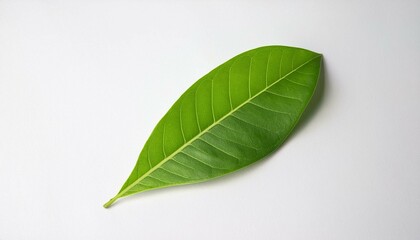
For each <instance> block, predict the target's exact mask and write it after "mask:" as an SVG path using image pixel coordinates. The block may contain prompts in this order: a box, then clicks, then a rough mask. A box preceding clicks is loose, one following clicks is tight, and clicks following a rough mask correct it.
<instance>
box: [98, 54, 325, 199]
mask: <svg viewBox="0 0 420 240" xmlns="http://www.w3.org/2000/svg"><path fill="white" fill-rule="evenodd" d="M321 59H322V55H321V54H318V53H314V52H311V51H308V50H305V49H300V48H293V47H285V46H268V47H261V48H257V49H253V50H250V51H247V52H244V53H242V54H240V55H238V56H236V57H234V58H232V59H230V60H229V61H227V62H225V63H223V64H222V65H220V66H218V67H217V68H215V69H214V70H212V71H211V72H210V73H208V74H207V75H205V76H204V77H202V78H201V79H200V80H198V81H197V82H196V83H194V84H193V85H192V86H191V87H190V88H189V89H188V90H187V91H186V92H185V93H184V94H182V96H181V97H180V98H179V99H178V100H177V101H176V102H175V104H174V105H173V106H172V107H171V108H170V109H169V111H168V112H167V113H166V114H165V116H164V117H163V118H162V119H161V120H160V121H159V123H158V124H157V125H156V127H155V129H154V130H153V132H152V134H151V135H150V137H149V139H148V140H147V142H146V144H145V146H144V148H143V150H142V151H141V153H140V156H139V158H138V161H137V164H136V166H135V167H134V169H133V171H132V173H131V174H130V176H129V178H128V179H127V181H126V182H125V183H124V185H123V186H122V188H121V190H120V191H119V192H118V194H117V195H116V196H115V197H114V198H112V199H111V200H110V201H109V202H107V203H106V204H105V205H104V207H109V206H110V205H111V204H112V203H113V202H114V201H116V200H117V199H118V198H121V197H125V196H128V195H131V194H135V193H139V192H144V191H148V190H152V189H157V188H163V187H169V186H175V185H182V184H190V183H197V182H202V181H206V180H209V179H212V178H215V177H219V176H222V175H225V174H227V173H231V172H233V171H236V170H238V169H240V168H243V167H245V166H247V165H249V164H251V163H254V162H256V161H258V160H260V159H262V158H263V157H265V156H267V155H268V154H269V153H271V152H273V151H274V150H275V149H277V148H278V147H279V146H280V145H281V144H282V143H283V142H284V140H285V139H286V138H287V136H288V135H289V134H290V132H291V131H292V129H293V128H294V126H295V125H296V123H297V122H298V120H299V118H300V116H301V114H302V113H303V111H304V109H305V107H306V106H307V104H308V102H309V100H310V99H311V97H312V95H313V93H314V90H315V88H316V84H317V81H318V76H319V73H320V68H321Z"/></svg>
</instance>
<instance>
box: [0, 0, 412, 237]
mask: <svg viewBox="0 0 420 240" xmlns="http://www.w3.org/2000/svg"><path fill="white" fill-rule="evenodd" d="M419 10H420V2H419V1H388V0H385V1H383V0H382V1H379V0H378V1H364V0H359V1H334V0H321V1H309V0H308V1H295V0H293V1H292V0H290V1H201V2H200V1H192V0H191V1H81V0H80V1H47V0H45V1H5V0H0V239H1V240H3V239H4V240H14V239H25V240H26V239H47V240H48V239H104V240H106V239H127V240H130V239H186V240H188V239H319V240H321V239H322V240H325V239H349V240H354V239H369V240H371V239H377V240H379V239H380V240H384V239H405V240H411V239H412V240H414V239H420V149H419V137H420V113H419V109H420V108H419V105H420V80H419V76H420V67H419V65H420V27H419V23H420V11H419ZM272 44H277V45H290V46H299V47H303V48H307V49H310V50H313V51H317V52H321V53H323V54H324V58H325V62H324V65H325V82H324V90H323V97H321V98H320V99H318V103H317V105H316V107H314V110H312V111H311V112H310V115H309V116H307V119H306V121H304V123H303V124H302V125H300V126H299V128H298V129H297V131H296V132H295V134H293V135H292V136H291V138H290V139H289V141H288V142H287V143H286V144H285V145H284V146H283V147H282V148H281V149H280V150H279V151H278V152H276V153H275V154H274V155H273V156H272V157H270V158H268V159H266V160H264V161H261V162H259V163H258V164H256V165H253V166H252V167H250V168H248V169H246V170H243V171H240V172H238V173H235V174H233V175H230V176H227V177H224V178H221V179H219V180H216V181H211V182H208V183H203V184H197V185H191V186H184V187H177V188H168V189H165V190H158V191H154V192H148V193H144V194H139V195H136V196H132V197H129V198H126V199H124V200H121V201H119V202H117V204H115V206H114V207H112V208H110V209H104V208H102V204H103V203H105V202H106V201H107V200H108V199H109V198H111V197H112V196H113V195H114V194H115V193H116V192H117V191H118V190H119V188H120V187H121V185H122V184H123V182H124V181H125V179H126V177H128V175H129V173H130V171H131V170H132V168H133V167H134V164H135V161H136V160H137V156H138V153H139V152H140V150H141V148H142V146H143V144H144V142H145V141H146V139H147V137H148V135H149V134H150V132H151V130H152V128H153V127H154V125H155V124H156V123H157V121H158V120H159V119H160V118H161V117H162V116H163V114H164V113H165V112H166V110H167V109H169V107H170V106H171V105H172V103H173V102H174V101H175V100H176V99H177V98H178V97H179V96H180V94H181V93H182V92H183V91H185V90H186V89H187V88H188V87H189V86H190V85H191V84H192V83H193V82H195V81H196V80H197V79H198V78H200V77H201V76H203V75H204V74H206V73H207V72H208V71H210V70H211V69H212V68H214V67H216V66H217V65H219V64H221V63H222V62H224V61H225V60H227V59H229V58H231V57H233V56H235V55H236V54H239V53H241V52H243V51H245V50H248V49H251V48H255V47H259V46H263V45H272Z"/></svg>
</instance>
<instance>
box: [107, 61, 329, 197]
mask: <svg viewBox="0 0 420 240" xmlns="http://www.w3.org/2000/svg"><path fill="white" fill-rule="evenodd" d="M321 56H322V55H317V56H315V57H313V58H311V59H309V60H308V61H306V62H304V63H303V64H301V65H300V66H299V67H297V68H295V69H293V70H292V71H290V72H289V73H288V74H286V75H284V76H283V77H281V78H279V79H278V80H276V81H274V82H273V83H272V84H270V85H268V86H266V87H265V88H264V89H262V90H261V91H260V92H258V93H257V94H255V95H254V96H251V97H250V98H249V99H247V100H246V101H245V102H243V103H241V104H240V105H238V106H237V107H236V108H234V109H232V110H231V111H230V112H228V113H227V114H226V115H225V116H223V117H221V118H220V119H219V120H217V121H215V122H213V123H212V124H211V125H210V126H208V127H207V128H206V129H204V130H203V131H201V132H200V133H199V134H197V136H195V137H193V138H191V140H189V141H188V142H185V143H184V144H183V145H182V146H181V147H179V148H178V150H176V151H174V152H173V153H172V154H170V155H169V156H167V157H165V158H164V159H162V161H161V162H160V163H158V164H156V165H155V166H154V167H152V168H151V169H150V170H149V171H147V172H146V173H145V174H143V175H142V176H141V177H139V178H138V179H137V180H136V181H134V182H133V183H132V184H130V185H128V186H127V187H126V188H125V189H124V190H122V191H121V192H119V193H118V194H117V195H116V196H115V197H113V198H112V199H111V200H110V201H109V202H108V203H110V204H112V202H114V201H115V200H117V199H118V198H120V197H122V196H123V195H124V194H125V193H126V192H127V191H129V190H130V189H131V188H133V187H134V186H136V185H137V184H138V183H139V182H141V181H142V180H143V179H145V178H146V177H147V176H148V175H150V174H151V173H153V172H154V171H155V170H157V169H159V168H160V167H161V166H162V165H163V164H165V163H166V162H167V161H169V160H170V159H172V158H173V157H174V156H175V155H177V154H178V153H180V152H182V151H183V150H184V148H186V147H187V146H189V145H190V144H191V143H192V142H194V141H195V140H197V139H199V138H200V137H201V136H202V135H204V134H205V133H207V132H208V131H209V130H210V129H211V128H213V127H214V126H216V125H218V124H219V123H220V122H222V121H223V120H224V119H225V118H227V117H229V116H231V115H232V113H234V112H236V111H237V110H238V109H239V108H241V107H242V106H244V105H246V104H248V103H249V102H250V101H251V100H253V99H254V98H255V97H257V96H259V95H260V94H261V93H263V92H265V91H267V89H269V88H270V87H272V86H273V85H275V84H277V83H279V82H280V81H281V80H284V79H286V78H287V77H288V76H289V75H290V74H292V73H294V72H296V71H297V70H298V69H300V68H302V67H303V66H305V65H306V64H308V63H310V62H312V61H313V60H315V59H316V58H319V57H321ZM108 203H106V204H105V205H108Z"/></svg>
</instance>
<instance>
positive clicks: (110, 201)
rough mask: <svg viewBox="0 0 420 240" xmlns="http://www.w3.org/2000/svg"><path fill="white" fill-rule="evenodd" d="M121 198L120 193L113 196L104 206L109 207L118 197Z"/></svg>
mask: <svg viewBox="0 0 420 240" xmlns="http://www.w3.org/2000/svg"><path fill="white" fill-rule="evenodd" d="M118 198H120V197H119V196H118V195H117V196H115V197H113V198H111V199H110V200H109V201H108V202H107V203H105V204H104V208H109V207H110V206H111V205H112V204H113V203H114V202H115V201H117V199H118Z"/></svg>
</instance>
